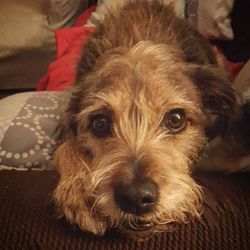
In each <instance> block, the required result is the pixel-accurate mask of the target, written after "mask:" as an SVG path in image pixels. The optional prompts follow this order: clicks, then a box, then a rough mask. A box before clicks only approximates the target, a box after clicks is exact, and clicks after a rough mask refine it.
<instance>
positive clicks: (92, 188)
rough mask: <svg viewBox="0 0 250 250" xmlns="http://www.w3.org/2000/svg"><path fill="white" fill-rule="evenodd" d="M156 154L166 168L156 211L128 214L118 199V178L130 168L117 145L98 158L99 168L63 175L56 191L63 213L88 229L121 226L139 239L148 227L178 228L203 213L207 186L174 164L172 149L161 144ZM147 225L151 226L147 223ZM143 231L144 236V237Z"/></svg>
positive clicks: (99, 231)
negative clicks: (115, 181)
mask: <svg viewBox="0 0 250 250" xmlns="http://www.w3.org/2000/svg"><path fill="white" fill-rule="evenodd" d="M154 154H155V155H157V160H155V161H152V160H151V162H152V164H155V165H157V166H158V169H160V171H159V173H160V175H159V176H158V179H157V182H160V190H159V200H158V202H157V205H156V206H155V208H154V210H153V211H152V212H150V213H148V214H145V215H142V216H136V215H133V214H130V213H125V212H123V211H122V210H121V209H120V208H119V207H118V205H117V204H116V202H115V201H114V187H113V179H114V178H115V175H116V174H120V173H121V172H122V171H121V169H122V168H125V167H126V165H127V158H128V157H127V154H126V153H124V151H121V152H119V150H116V151H114V150H113V151H112V152H110V153H109V154H106V155H104V156H103V157H102V158H101V160H100V161H99V163H97V162H96V163H95V164H96V167H95V170H93V171H91V172H88V171H83V172H81V173H79V172H78V173H75V174H72V175H70V176H67V177H66V179H63V178H62V179H61V181H60V183H59V185H58V186H57V188H56V190H55V192H54V198H55V201H56V203H57V205H58V208H59V210H60V212H61V214H62V215H65V216H66V218H67V219H68V220H69V221H70V222H71V223H76V224H78V226H79V227H80V228H81V229H82V230H83V231H89V232H92V233H94V234H97V235H103V234H104V233H105V231H106V230H107V229H109V228H118V229H120V230H121V231H122V232H124V233H126V234H129V235H130V236H132V237H135V238H140V237H143V238H145V235H146V231H148V232H150V234H153V233H156V232H160V231H163V230H164V231H165V230H172V229H173V225H174V224H175V223H187V222H188V221H189V220H190V219H192V218H196V217H199V215H200V214H201V207H202V206H201V201H202V191H201V188H200V187H199V186H198V185H197V184H196V183H195V181H194V180H193V179H192V177H191V176H190V175H189V173H188V172H187V171H181V172H180V171H178V169H179V168H180V166H173V161H171V159H168V156H166V153H163V152H161V150H157V149H155V150H154ZM159 154H161V157H159ZM151 158H153V157H151ZM153 162H154V163H153ZM168 162H169V164H171V162H172V167H170V168H166V165H168ZM181 163H183V162H182V161H181V160H176V164H181ZM169 166H171V165H169ZM90 168H91V167H90ZM182 169H183V167H182ZM162 170H165V171H162ZM157 171H158V170H157ZM111 173H112V174H113V176H112V175H111ZM127 178H129V176H127ZM142 224H144V225H145V224H147V225H148V227H146V228H144V226H142ZM142 232H143V236H140V235H142Z"/></svg>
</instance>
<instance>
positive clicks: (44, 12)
mask: <svg viewBox="0 0 250 250" xmlns="http://www.w3.org/2000/svg"><path fill="white" fill-rule="evenodd" d="M87 4H88V1H84V0H82V1H81V0H1V4H0V89H13V88H34V87H35V86H36V84H37V83H38V81H39V80H40V79H41V77H42V76H43V75H44V74H45V73H46V71H47V66H48V64H49V63H50V62H51V61H52V60H53V59H54V58H55V51H56V48H55V35H54V29H59V28H63V27H68V26H71V25H72V24H73V23H74V22H75V20H76V18H77V16H78V14H79V13H81V12H82V11H83V9H84V8H86V7H87Z"/></svg>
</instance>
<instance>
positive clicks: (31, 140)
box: [0, 92, 65, 170]
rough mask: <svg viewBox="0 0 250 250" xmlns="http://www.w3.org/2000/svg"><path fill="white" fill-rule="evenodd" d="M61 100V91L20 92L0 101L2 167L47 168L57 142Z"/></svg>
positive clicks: (62, 94) (62, 99)
mask: <svg viewBox="0 0 250 250" xmlns="http://www.w3.org/2000/svg"><path fill="white" fill-rule="evenodd" d="M64 103H65V99H64V93H62V92H28V93H21V94H16V95H13V96H10V97H7V98H5V99H2V100H1V101H0V112H1V120H0V165H2V168H8V169H12V168H15V169H19V170H25V169H40V170H41V169H47V168H48V164H49V161H50V160H51V156H52V154H53V151H54V150H55V148H56V147H57V146H58V143H60V138H59V136H60V124H61V122H60V120H61V116H62V113H61V112H62V111H61V110H63V104H64ZM3 166H4V167H3ZM0 168H1V166H0Z"/></svg>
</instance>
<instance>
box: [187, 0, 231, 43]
mask: <svg viewBox="0 0 250 250" xmlns="http://www.w3.org/2000/svg"><path fill="white" fill-rule="evenodd" d="M189 1H190V0H189ZM233 5H234V0H199V1H198V16H197V18H198V20H197V21H198V22H197V28H198V30H199V31H200V32H201V33H202V34H203V35H204V36H205V37H206V38H208V39H224V40H231V39H233V38H234V34H233V29H232V27H231V19H230V14H231V12H232V9H233Z"/></svg>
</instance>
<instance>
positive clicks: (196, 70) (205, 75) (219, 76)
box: [188, 65, 239, 139]
mask: <svg viewBox="0 0 250 250" xmlns="http://www.w3.org/2000/svg"><path fill="white" fill-rule="evenodd" d="M189 69H190V70H189V73H188V74H189V76H190V77H191V79H192V81H193V82H194V83H195V84H196V86H197V88H198V89H199V91H200V94H201V98H202V102H203V106H204V111H205V113H206V114H207V126H206V134H207V137H208V139H212V138H213V137H215V136H216V135H218V134H221V135H223V134H225V133H226V132H227V130H228V128H229V127H230V123H231V122H232V121H233V120H235V119H236V118H237V115H238V110H239V108H238V98H237V94H236V93H235V91H234V90H233V88H232V84H231V81H230V78H229V76H228V74H227V73H226V72H225V71H223V70H222V69H220V68H219V67H218V66H216V65H192V66H191V68H189Z"/></svg>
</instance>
